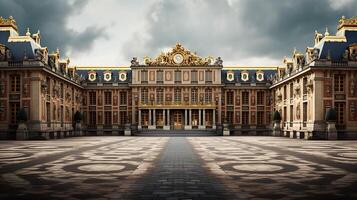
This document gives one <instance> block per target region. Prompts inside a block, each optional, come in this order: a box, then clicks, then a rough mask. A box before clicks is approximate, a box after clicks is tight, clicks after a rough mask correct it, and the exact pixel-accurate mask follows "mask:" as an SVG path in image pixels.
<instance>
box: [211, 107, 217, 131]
mask: <svg viewBox="0 0 357 200" xmlns="http://www.w3.org/2000/svg"><path fill="white" fill-rule="evenodd" d="M212 127H213V128H216V109H213V110H212Z"/></svg>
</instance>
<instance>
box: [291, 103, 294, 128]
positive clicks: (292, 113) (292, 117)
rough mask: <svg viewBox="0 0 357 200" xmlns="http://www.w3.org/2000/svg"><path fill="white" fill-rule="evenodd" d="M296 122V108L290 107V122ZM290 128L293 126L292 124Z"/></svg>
mask: <svg viewBox="0 0 357 200" xmlns="http://www.w3.org/2000/svg"><path fill="white" fill-rule="evenodd" d="M293 121H294V106H293V105H291V106H290V122H293ZM290 126H292V124H290Z"/></svg>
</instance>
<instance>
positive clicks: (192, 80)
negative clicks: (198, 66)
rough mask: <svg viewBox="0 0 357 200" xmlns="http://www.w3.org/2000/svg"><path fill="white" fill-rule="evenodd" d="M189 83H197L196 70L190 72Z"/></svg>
mask: <svg viewBox="0 0 357 200" xmlns="http://www.w3.org/2000/svg"><path fill="white" fill-rule="evenodd" d="M191 82H192V83H197V71H196V70H194V71H192V72H191Z"/></svg>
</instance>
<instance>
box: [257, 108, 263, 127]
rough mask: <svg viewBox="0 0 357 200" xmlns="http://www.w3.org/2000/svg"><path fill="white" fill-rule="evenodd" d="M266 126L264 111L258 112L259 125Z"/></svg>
mask: <svg viewBox="0 0 357 200" xmlns="http://www.w3.org/2000/svg"><path fill="white" fill-rule="evenodd" d="M263 124H264V111H258V112H257V125H263Z"/></svg>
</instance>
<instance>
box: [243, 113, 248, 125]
mask: <svg viewBox="0 0 357 200" xmlns="http://www.w3.org/2000/svg"><path fill="white" fill-rule="evenodd" d="M242 124H243V125H248V124H249V111H242Z"/></svg>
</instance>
